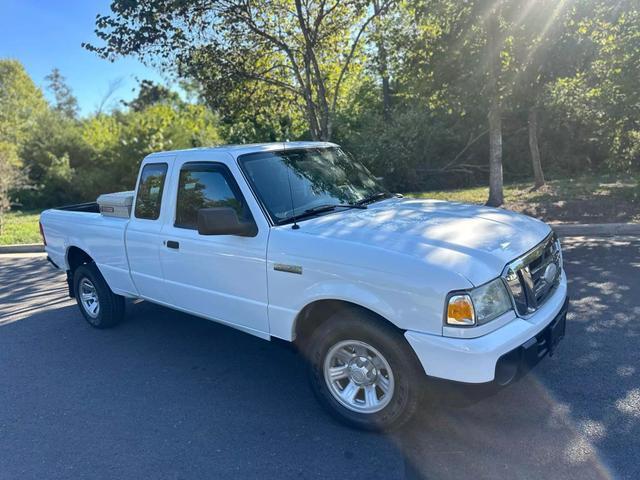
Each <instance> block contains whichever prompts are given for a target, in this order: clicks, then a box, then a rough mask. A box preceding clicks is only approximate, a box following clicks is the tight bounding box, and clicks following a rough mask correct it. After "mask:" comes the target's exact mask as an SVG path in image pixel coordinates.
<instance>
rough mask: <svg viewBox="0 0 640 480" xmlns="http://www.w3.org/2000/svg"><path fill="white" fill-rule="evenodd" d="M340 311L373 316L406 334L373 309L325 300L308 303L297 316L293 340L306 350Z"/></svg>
mask: <svg viewBox="0 0 640 480" xmlns="http://www.w3.org/2000/svg"><path fill="white" fill-rule="evenodd" d="M340 310H357V311H360V312H362V313H365V314H366V315H368V316H371V317H372V319H373V321H376V322H380V323H382V324H384V325H387V326H388V327H391V328H393V329H395V330H397V331H399V332H402V333H404V330H402V329H401V328H399V327H398V326H396V325H395V324H394V323H393V322H391V321H390V320H389V319H387V318H385V317H384V316H383V315H381V314H379V313H378V312H376V311H374V310H372V309H371V308H368V307H365V306H363V305H360V304H357V303H354V302H351V301H348V300H341V299H333V298H325V299H319V300H314V301H313V302H310V303H308V304H307V305H305V306H304V307H303V308H302V310H300V312H299V313H298V315H296V318H295V320H294V324H293V338H294V342H295V344H296V345H297V346H298V348H301V349H304V347H305V345H306V341H308V340H309V338H310V337H311V335H312V334H313V332H314V331H315V330H316V329H317V328H319V327H320V326H321V325H322V324H324V322H326V321H327V320H329V318H331V316H332V315H333V314H334V313H336V312H338V311H340Z"/></svg>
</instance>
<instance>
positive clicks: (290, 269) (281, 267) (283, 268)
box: [273, 263, 302, 275]
mask: <svg viewBox="0 0 640 480" xmlns="http://www.w3.org/2000/svg"><path fill="white" fill-rule="evenodd" d="M273 269H274V270H276V271H278V272H287V273H297V274H298V275H302V267H301V266H300V265H286V264H284V263H274V264H273Z"/></svg>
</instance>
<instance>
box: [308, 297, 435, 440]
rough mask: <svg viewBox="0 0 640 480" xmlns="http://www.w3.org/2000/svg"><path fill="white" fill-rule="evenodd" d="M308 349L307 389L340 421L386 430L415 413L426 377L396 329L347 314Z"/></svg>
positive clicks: (351, 312)
mask: <svg viewBox="0 0 640 480" xmlns="http://www.w3.org/2000/svg"><path fill="white" fill-rule="evenodd" d="M308 345H309V347H308V349H307V352H308V355H309V373H310V379H311V386H312V388H313V390H314V392H315V394H316V396H317V397H318V399H319V400H320V402H321V403H322V404H323V405H324V406H325V407H327V408H328V410H329V411H330V412H331V413H332V414H333V415H334V416H335V417H337V418H338V419H339V420H340V421H342V422H344V423H346V424H348V425H350V426H354V427H357V428H361V429H364V430H390V429H393V428H398V427H400V426H401V425H403V424H404V423H406V422H407V421H408V420H409V419H410V418H411V416H412V415H413V414H414V413H415V412H416V410H417V408H418V406H419V404H420V400H421V385H422V382H423V381H424V379H425V374H424V372H423V371H422V369H421V368H420V366H419V365H418V364H417V359H416V358H415V355H414V354H413V352H412V351H411V349H410V347H409V346H408V344H407V342H406V340H405V339H404V337H403V335H402V334H401V333H400V332H399V331H397V330H396V329H395V328H393V327H391V326H390V325H386V324H384V323H383V321H382V320H380V319H378V318H376V317H374V316H373V315H368V314H367V313H366V312H362V311H360V310H358V309H353V310H352V309H348V310H343V311H340V312H337V313H336V314H334V315H333V316H332V318H330V319H329V320H327V321H326V322H325V323H324V324H323V325H321V326H320V327H319V328H318V330H316V332H315V333H314V334H313V336H312V338H311V341H310V342H309V343H308Z"/></svg>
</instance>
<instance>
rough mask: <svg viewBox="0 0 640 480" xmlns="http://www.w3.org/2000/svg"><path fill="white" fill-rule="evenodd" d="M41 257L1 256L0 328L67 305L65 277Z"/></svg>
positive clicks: (69, 302)
mask: <svg viewBox="0 0 640 480" xmlns="http://www.w3.org/2000/svg"><path fill="white" fill-rule="evenodd" d="M45 258H46V256H45V255H44V254H41V253H38V254H26V255H25V254H19V255H18V254H16V255H13V254H10V255H0V326H1V325H4V324H6V323H9V322H14V321H16V320H20V319H22V318H25V317H28V316H29V315H31V314H33V313H35V312H42V311H44V310H47V309H51V308H60V307H63V306H65V305H70V304H72V303H73V300H72V299H70V298H69V296H68V295H67V293H68V290H67V284H66V282H65V276H64V274H62V273H60V272H59V271H58V270H56V269H54V268H53V267H52V266H51V265H49V264H48V263H47V262H46V260H45Z"/></svg>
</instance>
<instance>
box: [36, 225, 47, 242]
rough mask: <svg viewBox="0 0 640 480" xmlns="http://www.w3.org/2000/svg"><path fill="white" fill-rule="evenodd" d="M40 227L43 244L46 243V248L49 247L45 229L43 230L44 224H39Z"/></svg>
mask: <svg viewBox="0 0 640 480" xmlns="http://www.w3.org/2000/svg"><path fill="white" fill-rule="evenodd" d="M38 225H39V226H40V236H41V237H42V243H44V246H45V247H46V246H47V237H45V236H44V229H43V228H42V222H38Z"/></svg>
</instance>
